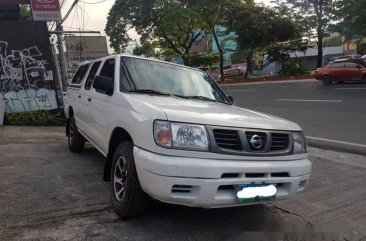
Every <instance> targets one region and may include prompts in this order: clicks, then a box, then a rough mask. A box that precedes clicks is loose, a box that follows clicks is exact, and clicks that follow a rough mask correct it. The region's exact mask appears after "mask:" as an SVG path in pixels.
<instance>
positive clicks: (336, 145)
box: [306, 136, 366, 156]
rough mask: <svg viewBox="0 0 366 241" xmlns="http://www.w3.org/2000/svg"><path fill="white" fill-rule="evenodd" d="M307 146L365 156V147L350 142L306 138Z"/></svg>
mask: <svg viewBox="0 0 366 241" xmlns="http://www.w3.org/2000/svg"><path fill="white" fill-rule="evenodd" d="M306 139H307V142H308V145H309V146H311V147H317V148H321V149H329V150H333V151H338V152H347V153H352V154H357V155H363V156H365V155H366V145H363V144H356V143H351V142H344V141H336V140H329V139H324V138H319V137H313V136H307V137H306Z"/></svg>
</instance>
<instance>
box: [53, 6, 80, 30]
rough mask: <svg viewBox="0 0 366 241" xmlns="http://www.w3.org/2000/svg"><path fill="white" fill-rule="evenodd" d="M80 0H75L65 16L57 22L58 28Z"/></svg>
mask: <svg viewBox="0 0 366 241" xmlns="http://www.w3.org/2000/svg"><path fill="white" fill-rule="evenodd" d="M78 2H79V0H75V1H74V2H73V3H72V5H71V7H70V8H69V10H68V11H67V13H66V15H65V17H64V18H63V19H62V20H61V21H60V22H59V23H58V24H57V26H56V28H58V27H60V26H61V25H62V24H63V23H64V22H65V20H66V19H67V18H68V17H69V15H70V13H71V11H72V10H73V9H74V7H75V6H76V4H78Z"/></svg>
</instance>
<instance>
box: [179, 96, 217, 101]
mask: <svg viewBox="0 0 366 241" xmlns="http://www.w3.org/2000/svg"><path fill="white" fill-rule="evenodd" d="M186 97H187V99H196V100H207V101H212V102H218V101H217V100H214V99H210V98H208V97H205V96H201V95H192V96H186Z"/></svg>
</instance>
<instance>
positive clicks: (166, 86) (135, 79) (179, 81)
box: [120, 57, 230, 104]
mask: <svg viewBox="0 0 366 241" xmlns="http://www.w3.org/2000/svg"><path fill="white" fill-rule="evenodd" d="M121 64H122V66H121V71H122V72H123V73H121V85H120V86H121V91H131V92H139V93H143V91H145V93H150V94H153V93H163V94H170V95H175V96H178V97H183V98H192V99H200V100H206V101H217V102H223V103H227V104H230V100H229V99H228V98H227V97H226V95H225V94H224V92H223V91H222V90H221V89H220V87H219V86H218V85H217V84H216V83H215V81H214V80H213V79H212V78H211V77H210V76H208V75H207V74H206V73H204V72H201V71H198V70H192V69H189V68H185V67H180V66H176V65H173V64H168V63H160V62H156V61H151V60H145V59H135V58H128V57H123V58H122V61H121Z"/></svg>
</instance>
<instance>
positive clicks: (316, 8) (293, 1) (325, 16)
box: [276, 0, 358, 67]
mask: <svg viewBox="0 0 366 241" xmlns="http://www.w3.org/2000/svg"><path fill="white" fill-rule="evenodd" d="M346 1H347V0H346ZM355 1H358V0H355ZM338 2H339V0H276V3H277V6H278V9H279V10H280V11H281V12H282V14H289V15H290V16H291V17H292V18H293V19H294V20H296V21H297V22H298V23H301V24H302V25H303V26H305V27H306V28H307V29H308V30H309V31H311V32H315V33H316V34H315V36H316V39H317V47H318V57H317V67H321V66H322V63H323V38H324V35H325V33H326V32H327V31H328V30H329V29H330V28H331V26H332V23H334V22H335V21H337V19H338V16H337V14H336V10H337V4H338Z"/></svg>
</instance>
